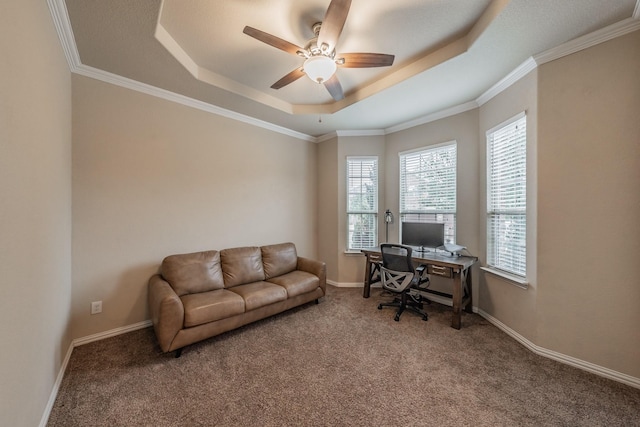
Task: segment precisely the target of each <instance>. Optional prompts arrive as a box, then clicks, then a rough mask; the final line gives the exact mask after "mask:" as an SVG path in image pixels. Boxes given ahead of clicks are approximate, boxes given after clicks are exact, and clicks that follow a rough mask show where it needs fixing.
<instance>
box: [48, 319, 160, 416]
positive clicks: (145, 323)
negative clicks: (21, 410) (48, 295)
mask: <svg viewBox="0 0 640 427" xmlns="http://www.w3.org/2000/svg"><path fill="white" fill-rule="evenodd" d="M149 326H153V322H151V320H144V321H142V322H138V323H134V324H133V325H128V326H123V327H121V328H115V329H111V330H108V331H105V332H100V333H97V334H93V335H88V336H86V337H82V338H76V339H75V340H73V341H72V342H71V344H70V345H69V349H68V350H67V354H66V355H65V358H64V360H63V361H62V364H61V365H60V369H59V370H58V376H57V377H56V382H55V383H54V384H53V388H52V389H51V394H50V395H49V401H48V402H47V406H46V407H45V409H44V412H43V414H42V418H41V419H40V424H39V426H40V427H45V426H46V425H47V422H48V421H49V416H51V410H52V409H53V404H54V403H55V401H56V397H58V391H59V390H60V384H61V383H62V379H63V378H64V374H65V372H66V370H67V365H68V364H69V360H70V359H71V354H72V353H73V349H74V348H76V347H79V346H81V345H85V344H89V343H90V342H94V341H100V340H103V339H106V338H111V337H115V336H117V335H122V334H126V333H127V332H133V331H137V330H138V329H144V328H146V327H149Z"/></svg>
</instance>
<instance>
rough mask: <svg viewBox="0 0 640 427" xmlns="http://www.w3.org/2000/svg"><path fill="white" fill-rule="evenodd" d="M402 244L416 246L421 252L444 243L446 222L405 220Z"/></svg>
mask: <svg viewBox="0 0 640 427" xmlns="http://www.w3.org/2000/svg"><path fill="white" fill-rule="evenodd" d="M402 244H403V245H407V246H414V247H416V248H417V249H416V250H417V251H419V252H426V251H427V250H428V249H432V250H434V249H435V248H439V247H440V246H442V245H444V224H443V223H435V222H403V223H402Z"/></svg>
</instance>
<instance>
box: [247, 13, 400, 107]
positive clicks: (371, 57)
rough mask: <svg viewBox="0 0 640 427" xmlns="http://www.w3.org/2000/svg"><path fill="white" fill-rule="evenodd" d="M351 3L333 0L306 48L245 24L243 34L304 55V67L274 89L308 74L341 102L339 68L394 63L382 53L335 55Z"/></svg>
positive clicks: (379, 65) (380, 65)
mask: <svg viewBox="0 0 640 427" xmlns="http://www.w3.org/2000/svg"><path fill="white" fill-rule="evenodd" d="M350 6H351V0H331V3H330V4H329V7H328V8H327V13H326V14H325V16H324V20H323V21H322V22H317V23H315V24H314V25H313V27H312V30H313V34H314V37H313V38H312V39H311V40H309V41H308V42H307V44H306V45H305V47H304V48H302V47H299V46H296V45H295V44H293V43H289V42H288V41H286V40H283V39H281V38H279V37H276V36H274V35H271V34H269V33H265V32H264V31H260V30H257V29H255V28H252V27H249V26H246V27H244V30H243V33H245V34H247V35H249V36H251V37H253V38H255V39H257V40H260V41H261V42H263V43H266V44H268V45H271V46H273V47H275V48H278V49H281V50H283V51H285V52H287V53H291V54H293V55H298V56H300V57H302V58H305V61H304V64H303V66H302V67H299V68H296V69H295V70H293V71H292V72H290V73H289V74H287V75H286V76H284V77H283V78H281V79H280V80H278V81H277V82H275V83H274V84H273V85H271V88H272V89H280V88H281V87H284V86H286V85H288V84H289V83H293V82H294V81H296V80H298V79H299V78H300V77H302V76H303V75H305V74H306V75H307V76H308V77H309V78H310V79H311V80H313V81H314V82H316V83H318V84H323V85H324V87H326V88H327V90H328V91H329V93H330V94H331V97H333V99H334V100H336V101H339V100H341V99H343V98H344V93H343V91H342V86H341V85H340V81H339V80H338V77H337V76H336V74H335V72H336V69H337V67H344V68H370V67H387V66H390V65H392V64H393V60H394V55H387V54H383V53H340V54H336V50H335V48H336V44H337V43H338V38H339V37H340V33H342V28H343V27H344V23H345V21H346V20H347V15H348V14H349V7H350Z"/></svg>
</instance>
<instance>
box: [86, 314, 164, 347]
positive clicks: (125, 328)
mask: <svg viewBox="0 0 640 427" xmlns="http://www.w3.org/2000/svg"><path fill="white" fill-rule="evenodd" d="M149 326H153V323H152V322H151V320H145V321H142V322H138V323H134V324H133V325H128V326H123V327H121V328H115V329H110V330H108V331H105V332H99V333H97V334H93V335H88V336H86V337H82V338H77V339H75V340H73V346H74V347H79V346H81V345H85V344H89V343H91V342H94V341H100V340H103V339H106V338H111V337H115V336H118V335H122V334H126V333H127V332H133V331H137V330H138V329H144V328H147V327H149Z"/></svg>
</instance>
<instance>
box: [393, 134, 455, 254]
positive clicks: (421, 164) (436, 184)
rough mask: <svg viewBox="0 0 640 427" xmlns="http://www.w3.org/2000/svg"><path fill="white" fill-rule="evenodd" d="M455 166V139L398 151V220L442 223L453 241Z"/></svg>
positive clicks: (449, 240) (445, 231)
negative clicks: (412, 149) (422, 147)
mask: <svg viewBox="0 0 640 427" xmlns="http://www.w3.org/2000/svg"><path fill="white" fill-rule="evenodd" d="M456 167H457V144H456V143H455V142H452V143H447V144H442V145H437V146H433V147H429V148H424V149H420V150H415V151H410V152H404V153H400V220H401V221H411V222H441V223H444V224H445V229H444V233H445V242H447V243H455V240H456V236H455V234H456V231H455V230H456Z"/></svg>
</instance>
